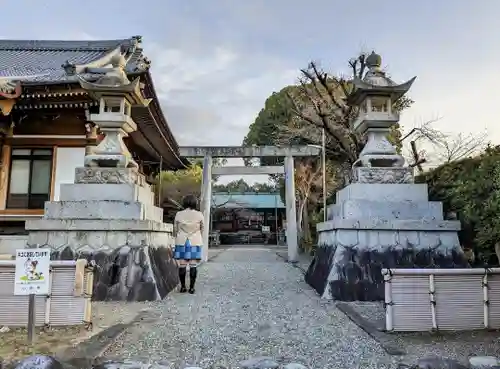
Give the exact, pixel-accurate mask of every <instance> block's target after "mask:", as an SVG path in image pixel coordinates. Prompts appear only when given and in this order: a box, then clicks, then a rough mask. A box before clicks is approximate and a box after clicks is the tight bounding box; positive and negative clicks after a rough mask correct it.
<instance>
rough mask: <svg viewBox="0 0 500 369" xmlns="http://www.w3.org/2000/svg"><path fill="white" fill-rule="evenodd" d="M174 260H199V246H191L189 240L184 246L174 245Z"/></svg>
mask: <svg viewBox="0 0 500 369" xmlns="http://www.w3.org/2000/svg"><path fill="white" fill-rule="evenodd" d="M174 259H177V260H201V246H193V245H191V242H190V241H189V240H186V242H185V243H184V245H175V249H174Z"/></svg>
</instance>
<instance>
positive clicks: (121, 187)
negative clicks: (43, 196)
mask: <svg viewBox="0 0 500 369" xmlns="http://www.w3.org/2000/svg"><path fill="white" fill-rule="evenodd" d="M84 200H88V201H105V200H111V201H137V202H142V203H144V204H147V205H153V204H154V193H153V192H152V191H151V189H150V186H149V185H147V187H143V186H138V185H134V184H129V183H63V184H61V190H60V195H59V201H84Z"/></svg>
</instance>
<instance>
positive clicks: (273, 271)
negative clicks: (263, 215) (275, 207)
mask: <svg viewBox="0 0 500 369" xmlns="http://www.w3.org/2000/svg"><path fill="white" fill-rule="evenodd" d="M198 272H199V273H198V281H197V286H196V294H194V295H190V294H179V293H178V292H172V293H170V294H169V295H168V296H167V298H166V299H165V300H163V301H158V302H155V303H154V304H150V305H149V306H150V311H149V314H150V315H151V319H148V320H147V321H142V322H140V323H138V324H136V325H134V326H132V327H131V328H129V330H128V331H127V332H126V334H125V335H124V336H123V337H122V338H121V340H120V342H117V343H116V344H115V345H114V346H112V347H111V349H110V351H108V352H107V353H106V355H107V357H108V358H118V359H119V360H124V359H125V358H130V359H133V360H139V358H141V357H142V358H146V360H149V361H150V362H159V361H163V362H166V363H169V364H168V365H169V366H168V367H169V368H175V369H179V368H185V367H187V366H199V367H201V368H204V369H208V368H237V367H238V363H241V362H242V361H243V360H248V359H249V358H258V357H262V356H267V357H269V358H272V360H274V361H276V363H279V364H280V365H286V364H287V363H298V362H300V363H303V364H304V365H305V366H306V367H309V368H363V369H370V368H377V369H384V368H397V367H398V365H397V364H398V362H399V358H398V357H394V356H390V355H388V354H387V353H386V352H385V351H384V350H383V349H382V348H381V347H380V345H379V344H378V343H377V342H376V341H375V340H373V339H372V338H371V337H370V336H368V335H367V334H366V333H365V332H364V331H363V330H361V329H360V328H359V327H358V326H356V325H355V324H354V323H353V322H351V321H350V320H349V319H348V318H347V317H346V316H345V315H344V314H343V313H342V312H340V311H339V310H338V309H336V308H335V306H334V304H333V303H332V302H328V301H325V300H321V299H320V298H319V296H317V294H316V293H315V292H314V291H313V290H312V289H311V288H310V287H309V286H308V285H307V284H306V283H305V282H304V276H303V274H302V273H301V272H300V270H299V269H297V268H294V267H293V266H291V265H290V264H286V263H284V262H283V259H282V258H280V257H278V256H277V255H276V252H275V251H274V250H271V249H265V248H259V247H258V246H257V247H253V248H250V247H241V246H240V247H233V248H231V249H228V250H226V251H224V252H222V253H221V254H219V255H218V256H217V258H215V259H213V261H210V262H208V263H206V264H204V265H202V266H201V267H200V269H199V271H198Z"/></svg>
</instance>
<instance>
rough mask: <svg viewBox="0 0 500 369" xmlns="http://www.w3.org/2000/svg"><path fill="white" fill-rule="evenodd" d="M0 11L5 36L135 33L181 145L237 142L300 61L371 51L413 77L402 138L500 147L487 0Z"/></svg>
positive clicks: (498, 33)
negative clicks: (436, 137)
mask: <svg viewBox="0 0 500 369" xmlns="http://www.w3.org/2000/svg"><path fill="white" fill-rule="evenodd" d="M2 9H3V14H5V15H6V16H4V18H3V19H4V20H3V21H2V22H1V23H0V36H1V37H3V38H8V39H118V38H128V37H130V36H133V35H142V36H143V41H144V49H145V54H146V55H147V56H148V57H149V59H151V61H152V74H153V78H154V81H155V86H156V89H157V91H158V95H159V97H160V99H161V103H162V107H163V110H164V114H165V116H166V117H167V120H168V123H169V125H170V127H171V129H172V131H173V133H174V135H175V137H176V139H177V141H178V142H179V144H180V145H184V146H187V145H189V146H191V145H240V144H241V142H242V139H243V137H244V136H245V135H246V133H247V132H248V126H249V125H250V124H251V123H252V122H253V121H254V120H255V117H256V116H257V114H258V113H259V111H260V110H261V109H262V107H263V106H264V102H265V100H266V98H267V97H268V96H269V95H270V94H271V93H272V92H274V91H279V90H280V89H281V88H283V87H284V86H286V85H288V84H292V83H294V82H296V80H297V77H298V76H299V70H300V68H303V67H305V66H306V65H307V63H308V62H309V61H310V60H315V61H318V62H320V64H321V65H322V67H323V68H324V69H325V70H327V71H329V72H331V73H335V74H339V73H345V72H347V71H348V68H347V61H348V59H349V58H351V57H353V56H356V55H357V54H358V53H359V52H360V51H371V50H376V51H377V52H378V53H379V54H381V55H382V58H383V65H384V67H385V68H386V69H387V71H388V72H389V73H390V75H391V77H392V78H393V79H394V80H395V81H398V82H404V81H406V80H408V79H410V78H412V77H413V76H417V80H416V81H415V83H414V85H413V87H412V89H411V90H410V93H409V95H410V97H412V98H413V99H414V100H415V104H414V105H413V106H412V107H411V108H410V109H409V110H408V111H405V112H404V114H402V119H401V123H402V125H403V128H404V129H405V130H409V129H411V128H412V127H413V126H414V125H415V124H419V123H420V122H423V121H427V120H431V119H434V118H436V117H440V118H441V119H440V120H439V121H438V122H437V123H436V128H439V129H441V130H443V131H445V132H450V133H459V132H462V133H466V134H467V133H470V132H474V133H480V132H484V131H485V130H486V131H487V132H488V139H489V140H491V141H492V142H493V143H497V144H499V143H500V124H499V122H498V121H497V118H495V117H497V116H498V113H497V106H499V105H500V104H499V101H498V98H497V96H496V95H497V94H498V93H497V91H496V89H497V87H498V86H500V71H498V70H497V68H499V66H500V63H499V60H500V58H499V57H500V42H499V39H500V22H499V21H498V19H499V16H500V1H498V0H476V1H471V0H439V1H436V0H420V1H401V0H380V1H371V0H358V1H338V0H337V1H333V0H309V1H299V0H149V1H142V2H140V1H136V0H135V1H132V0H120V1H116V0H107V1H104V2H103V1H97V0H87V1H85V2H82V1H76V0H64V1H63V0H50V1H47V2H37V1H32V0H17V1H8V2H5V4H3V7H2ZM231 164H234V162H231ZM227 179H228V180H229V179H234V178H230V177H227ZM246 179H248V178H246Z"/></svg>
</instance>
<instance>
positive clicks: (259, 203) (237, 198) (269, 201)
mask: <svg viewBox="0 0 500 369" xmlns="http://www.w3.org/2000/svg"><path fill="white" fill-rule="evenodd" d="M212 200H213V201H212V202H213V205H214V206H215V207H221V208H227V209H231V208H251V209H274V208H275V207H276V208H278V209H283V208H285V204H283V201H281V196H280V195H279V194H273V193H232V194H228V193H222V192H215V193H214V194H213V195H212Z"/></svg>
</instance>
